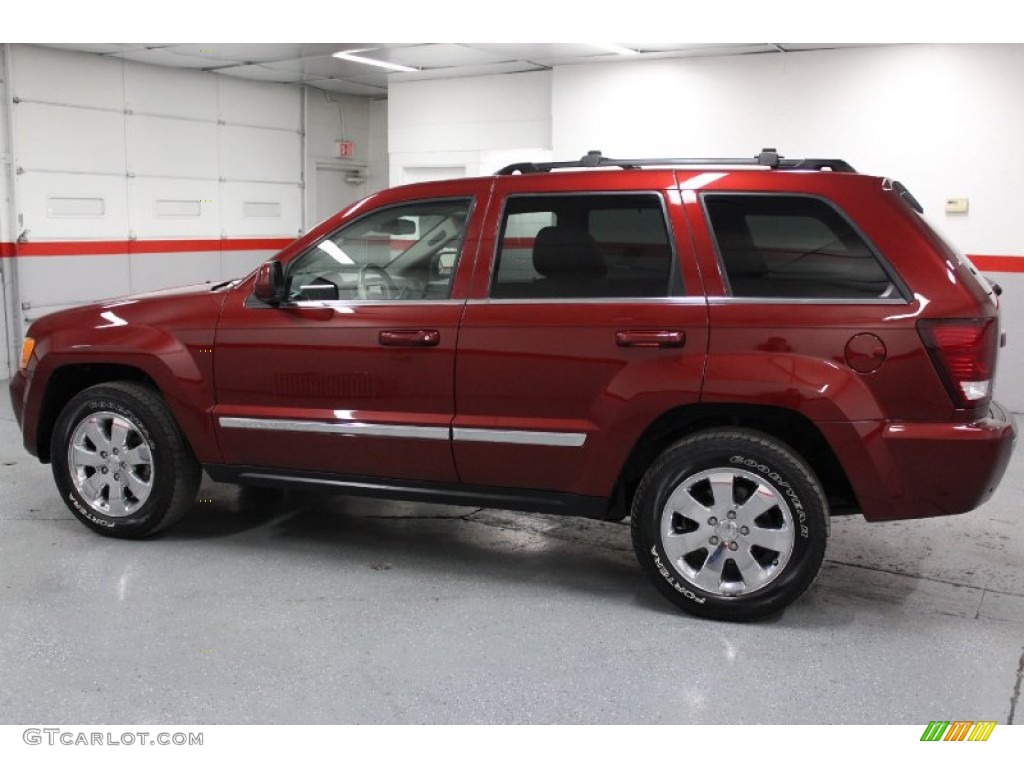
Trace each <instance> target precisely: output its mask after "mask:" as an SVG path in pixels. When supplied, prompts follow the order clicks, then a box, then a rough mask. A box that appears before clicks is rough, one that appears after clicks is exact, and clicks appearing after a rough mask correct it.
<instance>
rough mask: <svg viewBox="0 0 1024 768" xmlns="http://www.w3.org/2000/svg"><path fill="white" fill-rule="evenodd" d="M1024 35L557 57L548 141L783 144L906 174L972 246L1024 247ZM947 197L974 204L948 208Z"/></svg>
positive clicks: (639, 151)
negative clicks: (961, 211)
mask: <svg viewBox="0 0 1024 768" xmlns="http://www.w3.org/2000/svg"><path fill="white" fill-rule="evenodd" d="M1022 125H1024V46H1022V45H941V46H940V45H905V46H904V45H901V46H881V47H871V48H850V49H840V50H830V51H804V52H795V53H785V54H782V53H779V54H763V55H755V56H737V57H720V58H707V59H675V60H659V61H646V62H645V61H638V62H626V63H622V64H594V65H585V66H577V67H560V68H556V69H555V71H554V81H553V88H552V126H553V130H552V146H553V149H554V152H555V155H556V156H559V157H563V156H565V157H575V156H578V155H581V154H583V153H584V152H585V151H587V150H588V149H594V148H598V149H601V150H602V151H604V152H605V154H607V155H610V156H613V157H614V156H616V155H618V156H624V155H633V156H641V157H642V156H652V155H653V156H664V155H669V156H680V155H683V156H687V155H688V156H705V157H707V156H715V155H726V156H736V155H738V154H744V155H745V154H749V155H753V154H754V153H756V152H757V150H758V149H760V148H762V147H777V148H778V149H779V151H780V152H782V153H783V154H789V155H792V156H798V157H836V156H838V157H841V158H843V159H845V160H847V161H849V162H850V163H851V164H853V166H854V167H855V168H857V170H859V171H862V172H865V173H873V174H878V175H881V176H890V177H892V178H896V179H899V180H901V181H903V182H904V183H905V184H906V185H907V186H908V187H909V188H910V190H911V191H912V192H913V193H914V195H915V196H916V197H917V198H918V199H919V200H920V201H921V203H922V204H923V205H924V207H925V210H926V212H928V214H929V216H930V218H931V219H932V220H933V221H934V222H935V223H937V224H938V225H939V226H940V227H941V228H943V229H944V230H945V231H946V232H947V233H948V234H949V235H950V236H951V237H952V238H953V239H954V241H956V242H957V243H958V244H959V245H961V246H962V247H963V248H964V249H965V250H966V251H968V252H970V253H980V254H1024V232H1022V230H1021V228H1020V225H1019V223H1018V220H1017V217H1018V216H1019V213H1018V210H1019V205H1020V204H1019V201H1020V199H1021V197H1022V193H1024V152H1021V151H1020V135H1021V126H1022ZM946 197H968V198H970V204H971V208H970V213H968V214H967V215H953V214H950V215H947V214H945V213H943V201H944V199H945V198H946Z"/></svg>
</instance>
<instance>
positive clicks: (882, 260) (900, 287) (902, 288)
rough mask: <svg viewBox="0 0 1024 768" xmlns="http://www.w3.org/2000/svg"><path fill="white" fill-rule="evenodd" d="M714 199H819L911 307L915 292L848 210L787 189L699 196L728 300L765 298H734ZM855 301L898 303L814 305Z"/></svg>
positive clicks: (710, 192) (812, 194)
mask: <svg viewBox="0 0 1024 768" xmlns="http://www.w3.org/2000/svg"><path fill="white" fill-rule="evenodd" d="M711 197H775V198H780V197H801V198H805V199H811V200H817V201H819V202H821V203H824V204H825V205H826V206H828V207H829V208H831V209H832V211H833V212H834V213H835V214H836V215H838V216H839V218H840V219H842V220H843V221H844V222H846V224H847V226H849V227H850V229H851V230H852V231H853V233H854V234H855V235H857V237H859V238H860V239H861V241H862V242H863V243H864V244H865V245H866V246H867V247H868V251H869V252H870V253H871V255H872V256H874V257H875V261H876V262H878V264H879V266H881V268H882V271H883V272H885V274H886V275H887V276H888V278H889V280H890V281H891V282H892V284H893V285H894V286H895V287H896V290H897V291H899V293H900V294H901V295H900V297H899V298H902V299H903V300H904V303H907V304H909V303H910V299H909V298H907V297H909V296H912V295H913V292H912V291H911V290H910V289H909V287H908V286H907V284H906V283H905V282H904V281H903V278H902V277H901V276H900V274H899V272H897V271H896V270H895V268H894V267H893V266H892V264H890V263H889V260H888V259H887V258H886V257H885V255H884V254H883V253H882V250H881V248H879V247H878V246H876V245H875V242H874V241H873V240H872V239H871V238H870V237H868V235H867V232H865V231H864V230H863V229H861V227H860V225H859V224H857V222H855V221H854V220H853V219H852V218H851V217H850V216H849V214H847V213H846V211H845V210H843V209H842V208H841V207H840V206H839V205H838V204H837V203H836V202H835V201H833V200H832V199H831V198H828V197H826V196H824V195H821V194H817V193H815V192H794V191H783V190H779V191H771V192H766V191H763V190H762V191H756V192H755V191H752V190H751V191H744V190H725V189H723V190H701V191H700V192H699V193H698V197H697V199H698V203H699V205H700V211H701V215H702V216H703V218H704V226H705V227H706V228H707V231H708V235H709V236H710V238H711V244H712V246H713V247H714V249H715V261H716V262H717V266H718V274H719V277H720V278H721V280H722V285H724V286H725V289H726V290H727V291H729V293H730V295H729V296H728V297H726V298H735V299H758V300H761V297H758V296H732V295H731V294H732V283H731V281H730V280H729V275H728V273H727V272H726V269H725V259H724V258H723V256H722V248H721V246H720V245H719V244H718V233H717V232H716V231H715V227H714V225H713V224H712V221H711V212H710V211H709V210H708V198H711ZM770 298H771V299H781V300H783V301H796V300H789V299H787V298H786V297H785V296H773V297H770ZM851 301H852V302H855V303H861V302H866V303H868V304H876V303H878V304H889V303H894V302H893V300H892V299H882V298H878V299H848V300H842V299H828V298H822V299H821V300H820V301H813V302H811V303H821V304H833V303H847V302H851Z"/></svg>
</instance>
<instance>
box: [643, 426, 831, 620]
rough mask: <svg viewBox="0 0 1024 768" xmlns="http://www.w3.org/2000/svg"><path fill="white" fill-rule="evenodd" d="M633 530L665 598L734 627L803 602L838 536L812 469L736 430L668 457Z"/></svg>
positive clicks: (711, 435)
mask: <svg viewBox="0 0 1024 768" xmlns="http://www.w3.org/2000/svg"><path fill="white" fill-rule="evenodd" d="M670 501H671V504H670V503H669V502H670ZM748 505H749V506H748ZM719 518H721V519H719ZM631 526H632V534H633V549H634V551H635V552H636V556H637V559H638V560H639V561H640V565H641V567H642V568H643V570H644V572H645V573H646V574H647V576H648V578H650V579H651V581H652V582H653V583H654V586H655V587H657V589H658V591H659V592H661V593H662V594H663V595H664V596H665V597H666V598H668V599H669V600H670V601H671V602H672V603H674V604H675V605H677V606H678V607H680V608H682V609H683V610H685V611H687V612H689V613H693V614H696V615H698V616H703V617H706V618H712V619H724V620H731V621H741V620H748V619H756V618H760V617H763V616H767V615H770V614H772V613H775V612H777V611H779V610H781V609H782V608H785V607H786V606H787V605H789V604H790V603H792V602H793V601H794V600H796V599H797V598H798V597H800V595H802V594H803V593H804V592H805V591H806V590H807V588H808V587H809V586H810V585H811V583H812V582H813V581H814V579H815V577H816V576H817V575H818V571H819V570H820V569H821V563H822V561H823V560H824V557H825V546H826V543H827V540H828V533H829V526H828V505H827V503H826V501H825V495H824V493H823V492H822V489H821V484H820V483H819V482H818V479H817V478H816V477H815V475H814V472H813V471H812V470H811V468H810V467H809V466H808V465H807V463H806V462H805V461H804V460H803V459H802V458H800V456H798V455H797V454H796V453H795V452H794V451H793V450H792V449H791V448H790V447H788V446H787V445H785V444H784V443H782V442H781V441H779V440H776V439H775V438H773V437H770V436H768V435H766V434H763V433H761V432H756V431H754V430H748V429H731V428H730V429H724V428H723V429H710V430H706V431H703V432H698V433H695V434H693V435H690V436H689V437H686V438H684V439H683V440H680V441H679V442H677V443H675V444H674V445H672V446H671V447H670V448H668V449H667V450H666V451H665V452H664V453H662V454H661V456H659V457H658V459H657V460H656V461H655V462H654V464H652V465H651V467H650V469H648V471H647V473H646V474H645V475H644V478H643V481H642V482H641V483H640V487H639V488H638V489H637V492H636V496H635V497H634V499H633V519H632V523H631Z"/></svg>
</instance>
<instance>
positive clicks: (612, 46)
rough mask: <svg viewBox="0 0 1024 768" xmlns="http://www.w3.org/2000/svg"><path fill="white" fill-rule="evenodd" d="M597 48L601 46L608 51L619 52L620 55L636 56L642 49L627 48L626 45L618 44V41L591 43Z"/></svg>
mask: <svg viewBox="0 0 1024 768" xmlns="http://www.w3.org/2000/svg"><path fill="white" fill-rule="evenodd" d="M591 45H593V46H595V47H596V48H600V49H602V50H604V51H608V53H617V54H619V56H636V55H637V54H639V53H640V51H634V50H633V49H632V48H627V47H626V46H624V45H618V44H616V43H591Z"/></svg>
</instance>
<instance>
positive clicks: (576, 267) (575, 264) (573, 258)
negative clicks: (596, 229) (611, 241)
mask: <svg viewBox="0 0 1024 768" xmlns="http://www.w3.org/2000/svg"><path fill="white" fill-rule="evenodd" d="M533 268H534V269H535V270H537V272H539V273H540V274H542V275H544V277H556V276H557V277H568V276H569V275H570V274H571V275H574V276H579V277H583V278H586V279H590V280H600V279H601V278H603V277H604V276H605V275H606V274H607V273H608V266H607V265H606V264H605V263H604V258H603V257H602V256H601V251H600V250H599V249H598V247H597V243H596V242H595V241H594V238H592V237H591V236H590V235H589V234H588V233H587V232H583V231H582V230H579V229H570V228H569V227H544V228H543V229H542V230H541V231H540V232H538V233H537V238H536V240H535V241H534V244H533Z"/></svg>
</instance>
